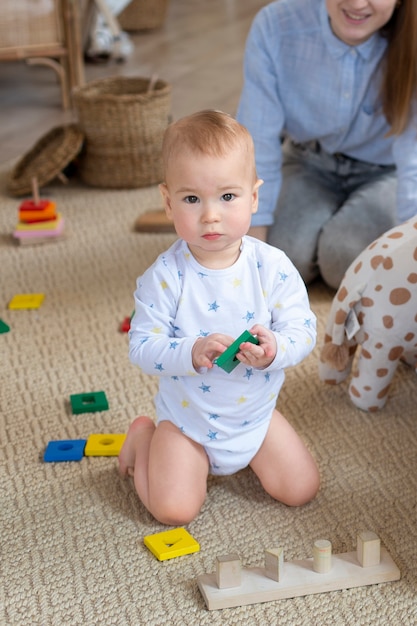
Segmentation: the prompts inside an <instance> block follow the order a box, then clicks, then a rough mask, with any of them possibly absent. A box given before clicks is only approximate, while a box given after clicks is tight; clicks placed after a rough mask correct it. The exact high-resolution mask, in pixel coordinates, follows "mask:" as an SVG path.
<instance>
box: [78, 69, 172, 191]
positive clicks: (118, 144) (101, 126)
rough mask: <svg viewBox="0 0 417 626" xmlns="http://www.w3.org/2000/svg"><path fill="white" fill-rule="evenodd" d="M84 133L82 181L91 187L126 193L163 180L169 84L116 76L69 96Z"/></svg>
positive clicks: (81, 166) (81, 88)
mask: <svg viewBox="0 0 417 626" xmlns="http://www.w3.org/2000/svg"><path fill="white" fill-rule="evenodd" d="M73 97H74V106H75V110H76V112H77V115H78V124H79V127H80V128H81V130H82V131H83V133H84V135H85V143H84V150H83V151H82V153H81V155H80V159H79V168H78V172H79V175H80V177H81V179H82V180H83V181H84V182H85V183H87V184H88V185H91V186H93V187H107V188H113V189H123V188H125V189H128V188H136V187H146V186H149V185H153V184H156V183H159V182H161V181H162V156H161V148H162V138H163V135H164V132H165V129H166V128H167V126H168V124H169V121H170V110H171V86H170V85H169V84H167V83H166V82H164V81H163V80H159V79H158V80H156V81H155V82H154V84H153V85H152V81H151V80H150V79H149V78H132V77H124V76H117V77H112V78H105V79H100V80H96V81H92V82H90V83H88V84H87V85H85V86H83V87H78V88H77V89H75V90H74V92H73Z"/></svg>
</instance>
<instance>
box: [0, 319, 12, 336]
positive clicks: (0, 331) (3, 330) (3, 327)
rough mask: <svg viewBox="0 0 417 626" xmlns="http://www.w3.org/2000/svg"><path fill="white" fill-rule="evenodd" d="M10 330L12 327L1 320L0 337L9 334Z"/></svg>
mask: <svg viewBox="0 0 417 626" xmlns="http://www.w3.org/2000/svg"><path fill="white" fill-rule="evenodd" d="M9 330H10V326H9V325H8V324H6V322H3V320H0V335H2V334H3V333H8V332H9Z"/></svg>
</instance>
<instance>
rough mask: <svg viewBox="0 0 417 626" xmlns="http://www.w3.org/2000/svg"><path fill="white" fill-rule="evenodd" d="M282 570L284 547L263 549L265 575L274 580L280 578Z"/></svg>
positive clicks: (277, 580)
mask: <svg viewBox="0 0 417 626" xmlns="http://www.w3.org/2000/svg"><path fill="white" fill-rule="evenodd" d="M283 571H284V549H283V548H274V549H270V550H265V576H268V578H271V579H272V580H275V581H276V582H277V583H278V582H279V581H280V580H281V578H282V574H283Z"/></svg>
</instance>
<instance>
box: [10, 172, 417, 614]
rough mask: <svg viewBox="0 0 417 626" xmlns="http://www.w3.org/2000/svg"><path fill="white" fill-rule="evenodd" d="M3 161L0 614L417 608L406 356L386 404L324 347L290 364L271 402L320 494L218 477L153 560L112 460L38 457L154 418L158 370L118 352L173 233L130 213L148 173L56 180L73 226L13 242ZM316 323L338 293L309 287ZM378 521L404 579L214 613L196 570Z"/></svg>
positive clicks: (306, 548)
mask: <svg viewBox="0 0 417 626" xmlns="http://www.w3.org/2000/svg"><path fill="white" fill-rule="evenodd" d="M5 169H6V170H7V168H4V167H3V171H2V173H0V202H1V204H0V296H1V299H0V318H1V319H3V320H4V321H5V322H7V323H8V324H9V325H10V327H11V331H10V332H9V333H7V334H2V335H0V355H1V357H0V375H1V380H0V411H1V418H0V440H1V457H0V460H1V489H0V497H1V503H0V515H1V531H0V541H1V556H0V568H1V581H0V624H2V625H3V624H4V625H7V626H9V625H12V626H26V625H27V626H37V625H42V626H47V625H53V626H63V625H65V624H68V625H71V626H72V625H78V624H80V625H84V626H85V625H88V626H89V625H94V624H103V625H106V626H110V625H112V624H116V625H117V626H124V625H129V626H138V625H141V624H146V625H148V626H162V625H168V624H169V625H171V624H175V625H178V626H183V625H190V626H195V625H199V624H221V625H224V624H249V625H251V626H253V625H257V624H259V625H269V624H272V625H275V624H277V625H278V624H279V625H284V626H288V625H291V626H304V625H317V626H319V625H320V626H324V625H326V624H329V625H332V626H334V625H335V624H336V625H344V624H349V625H358V624H369V625H372V626H374V625H376V624H387V625H388V624H389V625H390V626H397V625H400V624H401V625H403V626H406V625H408V624H410V625H411V624H416V623H417V530H416V524H417V510H416V503H417V497H416V491H417V479H416V475H417V471H416V470H417V407H416V400H417V380H416V376H415V374H414V373H413V372H412V371H411V370H409V369H407V368H406V367H405V366H402V367H401V368H400V370H399V371H398V373H397V376H396V378H395V382H394V385H393V388H392V392H391V396H390V400H389V403H388V405H387V407H386V409H384V410H383V411H382V412H381V413H379V414H372V415H368V414H365V413H362V412H361V411H359V410H358V409H355V408H354V407H353V406H352V405H351V404H350V401H349V399H348V396H347V394H346V387H345V386H340V387H326V386H324V385H322V384H321V383H320V382H319V380H318V375H317V349H316V350H315V352H314V353H313V354H312V355H310V357H309V358H308V359H307V360H305V361H304V363H303V364H302V365H300V366H299V367H297V368H295V369H292V370H290V371H288V374H287V381H286V384H285V386H284V390H283V392H282V394H281V397H280V400H279V406H280V408H281V410H282V411H283V412H284V413H285V414H286V415H287V416H288V418H289V419H290V421H291V422H292V423H293V424H294V425H295V427H296V428H297V429H298V431H299V432H300V433H301V434H302V436H303V438H304V439H305V441H306V442H307V445H308V446H309V447H310V448H311V450H312V452H313V454H314V455H315V457H316V459H317V461H318V463H319V465H320V468H321V474H322V488H321V491H320V493H319V495H318V497H317V499H316V500H315V501H314V502H312V503H311V504H309V505H307V506H305V507H303V508H300V509H289V508H286V507H285V506H282V505H280V504H277V503H276V502H274V501H272V500H271V499H270V498H269V497H268V496H267V495H265V494H264V493H263V491H262V489H261V488H260V486H259V484H258V482H257V480H256V479H255V478H254V476H253V474H252V473H251V471H250V470H244V471H242V472H240V473H238V474H237V475H235V476H233V477H228V478H216V479H210V481H209V490H208V497H207V501H206V504H205V506H204V508H203V510H202V511H201V514H200V515H199V517H198V519H196V520H195V521H194V522H193V523H192V524H190V525H189V527H188V530H189V532H190V533H191V534H192V535H193V536H194V537H195V538H196V539H197V541H199V543H200V544H201V551H200V552H199V553H197V554H193V555H190V556H183V557H180V558H176V559H173V560H170V561H165V562H159V561H157V559H156V558H155V557H154V556H153V555H152V554H151V553H150V552H149V551H148V549H147V548H146V547H145V546H144V545H143V537H144V535H147V534H152V533H156V532H159V531H162V530H164V527H163V526H162V525H160V524H158V523H156V522H155V521H154V520H153V519H152V518H151V516H150V515H149V514H148V513H147V512H146V511H145V509H144V508H143V506H142V505H141V503H140V502H139V501H138V499H137V497H136V495H135V493H134V491H133V488H132V486H131V484H130V483H129V482H128V481H122V480H121V479H120V478H119V476H118V472H117V462H116V460H115V459H114V458H91V457H90V458H84V459H83V460H82V461H81V462H75V463H66V464H62V463H61V464H46V463H44V462H43V461H42V455H43V452H44V448H45V446H46V444H47V443H48V441H50V440H54V439H71V438H72V439H74V438H86V437H87V436H88V435H89V434H90V433H94V432H96V433H97V432H126V430H127V428H128V425H129V423H130V422H131V420H132V419H133V418H134V417H135V416H136V415H137V414H139V413H148V414H150V415H153V404H152V398H153V395H154V393H155V390H156V380H154V379H152V378H149V377H145V376H142V375H141V374H140V373H139V371H138V370H137V369H135V368H134V367H133V366H132V365H131V364H130V363H129V360H128V354H127V336H126V335H125V334H122V333H120V332H119V331H118V326H119V323H120V322H121V320H122V319H123V318H124V317H125V316H127V315H129V314H130V313H131V310H132V306H133V305H132V292H133V290H134V286H135V278H136V276H137V275H138V274H139V273H141V272H142V271H143V270H144V268H145V267H146V266H147V265H148V264H149V263H150V262H151V261H152V260H153V259H154V258H155V256H156V255H157V254H158V253H159V252H161V251H162V250H163V249H164V248H166V247H167V246H168V245H169V244H170V243H171V242H172V241H173V236H172V235H151V234H137V233H134V232H133V231H132V224H133V222H134V220H135V219H136V218H137V216H138V215H139V213H140V212H142V211H145V210H147V209H149V208H152V207H155V206H158V205H159V195H158V191H157V189H156V188H152V189H144V190H133V191H126V192H118V191H105V190H97V189H91V188H85V187H83V186H81V185H80V184H76V183H70V185H69V186H67V187H65V186H63V185H61V183H58V184H56V185H55V184H54V185H51V186H50V187H49V188H48V189H47V190H46V191H47V193H48V195H49V197H51V198H53V199H55V200H56V201H57V203H58V208H59V210H60V211H61V212H62V213H63V215H64V217H65V220H66V222H67V232H68V237H67V239H66V240H65V241H62V242H56V243H52V244H47V245H44V246H38V247H19V246H17V245H15V244H14V242H13V241H12V239H11V237H10V233H11V232H12V230H13V228H14V226H15V223H16V218H17V210H18V205H19V201H18V200H16V199H13V198H10V197H7V195H6V194H5V191H4V183H5V176H4V171H5ZM27 292H43V293H45V300H44V303H43V305H42V306H41V308H40V309H39V310H37V311H11V310H9V309H8V308H7V305H8V302H9V301H10V299H11V298H12V296H13V295H15V294H17V293H27ZM310 293H311V302H312V307H313V309H314V311H315V312H316V314H317V315H318V318H319V322H320V325H319V331H320V337H321V336H322V333H323V324H324V320H325V317H326V314H327V311H328V309H329V305H330V300H331V294H330V293H329V292H328V291H327V290H326V289H325V288H324V287H323V286H321V285H316V286H314V288H312V289H311V290H310ZM98 390H104V391H105V392H106V395H107V397H108V400H109V404H110V408H109V410H108V411H105V412H102V413H89V414H82V415H72V414H71V411H70V408H69V396H70V394H74V393H86V392H91V391H98ZM364 529H370V530H374V531H375V532H377V533H378V534H379V536H380V537H381V540H382V543H383V545H385V547H386V548H387V549H388V551H389V552H390V554H391V556H392V557H393V559H394V560H395V561H396V563H397V565H398V566H399V568H400V570H401V575H402V578H401V580H400V581H399V582H395V583H387V584H381V585H375V586H369V587H362V588H357V589H352V590H345V591H340V592H332V593H326V594H319V595H311V596H307V597H300V598H297V599H293V600H280V601H276V602H270V603H266V604H257V605H252V606H246V607H238V608H234V609H225V610H223V611H208V610H207V609H206V608H205V604H204V602H203V599H202V596H201V595H200V592H199V590H198V587H197V583H196V577H197V576H198V575H199V574H202V573H204V572H211V571H213V567H214V559H215V557H216V555H218V554H222V553H225V552H230V551H233V552H237V553H239V555H240V556H241V559H242V562H243V565H244V566H257V565H260V564H262V561H263V551H264V549H265V548H267V547H274V546H277V545H283V546H284V550H285V556H286V558H287V559H295V558H305V557H309V556H311V554H312V544H313V542H314V540H315V539H317V538H327V539H330V540H331V542H332V544H333V550H334V552H335V553H339V552H347V551H351V550H354V549H355V545H356V534H357V532H358V531H360V530H364Z"/></svg>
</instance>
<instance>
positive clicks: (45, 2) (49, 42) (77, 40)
mask: <svg viewBox="0 0 417 626" xmlns="http://www.w3.org/2000/svg"><path fill="white" fill-rule="evenodd" d="M79 2H80V0H19V2H16V0H2V2H1V12H0V61H16V60H24V61H26V62H27V63H28V64H30V65H33V64H42V65H46V66H48V67H51V68H52V69H53V70H54V71H55V72H56V73H57V75H58V78H59V80H60V83H61V92H62V105H63V108H64V109H67V108H68V107H70V106H71V92H72V89H73V88H74V87H77V86H79V85H82V84H83V83H84V67H83V57H82V45H81V35H80V17H79V16H80V7H79Z"/></svg>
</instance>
